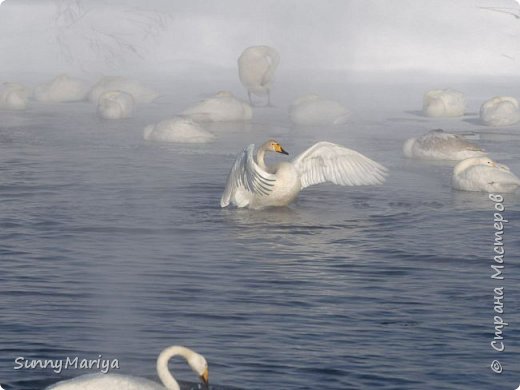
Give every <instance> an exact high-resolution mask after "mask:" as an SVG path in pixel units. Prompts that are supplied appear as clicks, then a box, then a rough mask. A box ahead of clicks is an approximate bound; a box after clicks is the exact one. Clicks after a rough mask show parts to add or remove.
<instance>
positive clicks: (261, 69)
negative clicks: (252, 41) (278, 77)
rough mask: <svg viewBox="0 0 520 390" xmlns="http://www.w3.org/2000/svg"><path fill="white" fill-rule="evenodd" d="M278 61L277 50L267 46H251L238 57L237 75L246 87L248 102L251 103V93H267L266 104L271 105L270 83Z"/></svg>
mask: <svg viewBox="0 0 520 390" xmlns="http://www.w3.org/2000/svg"><path fill="white" fill-rule="evenodd" d="M279 62H280V55H279V54H278V52H277V51H276V50H275V49H273V48H272V47H269V46H251V47H248V48H247V49H245V50H244V51H243V52H242V54H241V55H240V57H239V58H238V76H239V77H240V82H241V83H242V85H243V86H244V87H246V89H247V96H248V97H249V103H250V104H251V105H253V100H252V99H251V94H254V95H259V96H262V95H265V94H267V105H268V106H270V105H271V84H272V82H273V78H274V72H275V71H276V68H277V67H278V63H279Z"/></svg>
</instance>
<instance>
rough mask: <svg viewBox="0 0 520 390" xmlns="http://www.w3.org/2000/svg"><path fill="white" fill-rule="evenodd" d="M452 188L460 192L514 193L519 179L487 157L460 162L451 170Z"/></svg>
mask: <svg viewBox="0 0 520 390" xmlns="http://www.w3.org/2000/svg"><path fill="white" fill-rule="evenodd" d="M451 182H452V185H453V188H455V189H457V190H462V191H481V192H495V193H497V192H498V193H500V192H506V193H507V192H514V191H515V190H516V189H517V188H518V187H520V179H519V178H518V177H517V176H516V175H515V174H514V173H513V172H511V170H510V169H509V167H507V166H506V165H503V164H497V163H496V162H494V161H493V160H491V159H490V158H488V157H478V158H477V157H476V158H468V159H466V160H462V161H461V162H459V163H458V164H457V165H455V168H454V169H453V177H452V181H451Z"/></svg>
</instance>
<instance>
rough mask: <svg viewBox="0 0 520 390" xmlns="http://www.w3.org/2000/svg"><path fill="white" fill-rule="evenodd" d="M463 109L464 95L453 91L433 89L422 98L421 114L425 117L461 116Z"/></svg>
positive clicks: (464, 106)
mask: <svg viewBox="0 0 520 390" xmlns="http://www.w3.org/2000/svg"><path fill="white" fill-rule="evenodd" d="M465 108H466V99H465V98H464V94H463V93H462V92H460V91H456V90H454V89H433V90H431V91H428V92H426V93H425V94H424V97H423V113H424V115H426V116H434V117H454V116H462V115H464V110H465Z"/></svg>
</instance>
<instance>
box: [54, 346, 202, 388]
mask: <svg viewBox="0 0 520 390" xmlns="http://www.w3.org/2000/svg"><path fill="white" fill-rule="evenodd" d="M174 356H182V357H183V358H184V359H185V360H186V362H187V363H188V364H189V366H190V368H191V369H192V370H193V372H195V373H196V374H197V375H198V376H199V378H200V379H201V380H202V381H203V382H204V383H206V384H207V383H208V363H207V362H206V359H205V358H204V356H202V355H200V354H198V353H196V352H194V351H192V350H191V349H189V348H186V347H181V346H172V347H168V348H166V349H165V350H164V351H162V352H161V354H160V355H159V357H158V358H157V374H158V375H159V378H160V379H161V381H162V383H163V385H164V386H161V385H160V384H158V383H156V382H153V381H151V380H148V379H144V378H138V377H135V376H129V375H119V374H88V375H81V376H79V377H77V378H74V379H69V380H65V381H61V382H58V383H56V384H54V385H51V386H49V387H47V388H46V390H164V389H168V390H180V387H179V384H178V383H177V381H176V380H175V378H174V377H173V376H172V374H171V373H170V371H169V370H168V361H169V360H170V359H171V358H172V357H174Z"/></svg>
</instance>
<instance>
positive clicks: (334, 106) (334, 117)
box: [289, 94, 350, 125]
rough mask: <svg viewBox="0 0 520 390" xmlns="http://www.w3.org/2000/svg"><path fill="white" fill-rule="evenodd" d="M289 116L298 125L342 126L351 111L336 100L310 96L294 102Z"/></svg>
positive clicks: (301, 97)
mask: <svg viewBox="0 0 520 390" xmlns="http://www.w3.org/2000/svg"><path fill="white" fill-rule="evenodd" d="M289 116H290V118H291V121H292V122H293V123H296V124H298V125H341V124H343V123H345V122H346V121H347V120H348V118H349V116H350V111H348V110H347V109H346V108H345V107H343V105H341V104H340V103H338V102H337V101H335V100H328V99H322V98H321V97H319V96H318V95H313V94H309V95H304V96H300V97H299V98H297V99H295V100H294V101H293V102H292V104H291V107H290V108H289Z"/></svg>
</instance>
